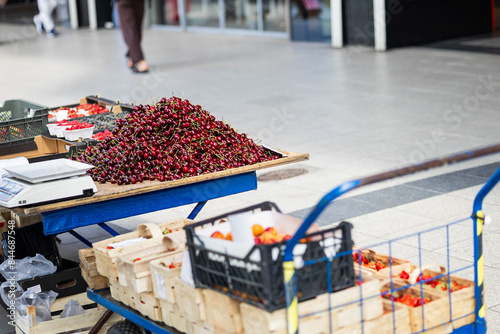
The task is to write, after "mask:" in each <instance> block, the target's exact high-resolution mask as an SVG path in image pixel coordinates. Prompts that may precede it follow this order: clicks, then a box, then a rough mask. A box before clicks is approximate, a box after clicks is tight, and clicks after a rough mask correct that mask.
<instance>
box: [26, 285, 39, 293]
mask: <svg viewBox="0 0 500 334" xmlns="http://www.w3.org/2000/svg"><path fill="white" fill-rule="evenodd" d="M28 290H30V291H33V292H34V293H40V292H42V286H41V285H40V284H38V285H33V286H32V287H31V288H28Z"/></svg>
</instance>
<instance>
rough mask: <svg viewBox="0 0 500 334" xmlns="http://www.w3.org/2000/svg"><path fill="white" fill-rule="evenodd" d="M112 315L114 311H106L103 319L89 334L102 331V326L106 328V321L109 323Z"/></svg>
mask: <svg viewBox="0 0 500 334" xmlns="http://www.w3.org/2000/svg"><path fill="white" fill-rule="evenodd" d="M112 314H113V311H111V310H106V312H104V314H103V315H102V317H101V318H100V319H99V320H98V321H97V322H96V324H95V325H94V327H92V329H91V330H90V332H89V334H97V333H98V332H99V331H100V330H101V328H102V326H104V324H105V323H106V321H108V319H109V317H111V315H112Z"/></svg>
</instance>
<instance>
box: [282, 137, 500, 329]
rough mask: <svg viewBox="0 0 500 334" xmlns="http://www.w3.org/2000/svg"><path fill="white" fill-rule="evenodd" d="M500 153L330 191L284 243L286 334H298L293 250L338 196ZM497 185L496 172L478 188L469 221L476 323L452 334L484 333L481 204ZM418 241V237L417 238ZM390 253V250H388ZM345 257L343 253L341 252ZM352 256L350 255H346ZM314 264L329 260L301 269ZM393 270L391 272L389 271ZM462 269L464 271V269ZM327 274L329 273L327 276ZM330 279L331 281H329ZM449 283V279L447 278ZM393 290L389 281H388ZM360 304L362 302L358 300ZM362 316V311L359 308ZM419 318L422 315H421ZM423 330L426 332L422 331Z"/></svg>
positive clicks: (465, 155) (439, 162) (489, 150)
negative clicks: (370, 185)
mask: <svg viewBox="0 0 500 334" xmlns="http://www.w3.org/2000/svg"><path fill="white" fill-rule="evenodd" d="M499 151H500V144H497V145H493V146H488V147H485V148H481V149H477V150H473V151H466V152H462V153H457V154H453V155H450V156H446V157H443V158H441V159H435V160H431V161H428V162H424V163H421V164H418V165H412V166H409V167H404V168H400V169H396V170H392V171H389V172H385V173H380V174H376V175H372V176H368V177H365V178H361V179H357V180H352V181H348V182H344V183H342V184H340V185H339V186H337V187H336V188H334V189H333V190H332V191H330V192H329V193H327V194H326V195H325V196H323V198H321V200H320V201H319V202H318V203H317V204H316V206H315V207H313V208H312V210H311V212H310V213H309V215H308V216H307V217H306V218H305V219H304V222H303V223H302V225H301V226H300V228H299V229H298V230H297V232H296V233H295V235H294V236H293V237H292V238H291V239H290V240H289V241H288V242H287V245H286V248H285V250H284V255H283V271H284V280H285V282H284V283H285V298H286V308H287V310H286V311H287V329H288V334H297V333H298V332H299V321H300V317H299V313H298V297H297V282H296V273H295V266H294V262H293V248H294V247H295V245H297V243H298V242H299V241H300V240H301V239H302V238H303V237H304V235H305V233H306V231H307V230H308V229H309V227H310V226H311V225H312V223H313V222H314V221H315V220H316V219H317V218H318V217H319V216H320V214H321V213H322V212H323V210H324V209H325V208H326V207H327V205H329V204H330V203H331V202H333V201H334V200H335V199H337V198H338V197H340V196H341V195H343V194H345V193H347V192H349V191H351V190H353V189H356V188H360V187H362V186H366V185H369V184H374V183H377V182H381V181H385V180H389V179H393V178H397V177H401V176H405V175H409V174H413V173H416V172H420V171H424V170H428V169H431V168H436V167H440V166H445V165H448V164H452V163H456V162H460V161H464V160H469V159H473V158H478V157H482V156H485V155H488V154H493V153H497V152H499ZM499 181H500V169H499V170H497V171H496V172H495V173H494V174H493V176H491V177H490V178H489V179H488V181H487V182H486V183H485V185H484V186H483V187H482V188H481V190H480V191H479V193H478V194H477V195H476V198H475V200H474V204H473V213H472V216H471V218H472V219H473V233H474V235H473V238H474V282H475V298H476V307H475V312H474V313H475V322H474V323H472V324H469V325H466V326H463V327H460V328H458V329H455V330H454V331H453V333H475V334H480V333H481V334H482V333H486V321H485V318H484V316H485V309H486V305H485V304H484V265H483V250H482V230H483V229H482V226H483V220H484V217H485V216H484V214H483V212H482V203H483V200H484V198H485V197H486V195H488V193H489V192H490V191H491V190H492V189H493V188H494V187H495V186H496V185H497V183H498V182H499ZM419 238H420V234H419ZM389 249H390V247H389ZM344 253H345V252H344ZM344 253H341V254H337V255H336V256H343V255H345V254H344ZM349 253H351V254H352V251H351V252H349ZM389 258H390V259H392V255H391V254H389ZM316 261H327V263H328V259H326V258H324V259H318V260H315V261H310V262H311V263H307V262H306V263H304V265H308V264H312V262H316ZM391 269H392V268H391ZM464 269H465V268H464ZM329 272H330V270H328V273H329ZM329 279H330V278H329ZM448 279H449V276H448ZM391 290H392V281H391ZM361 303H362V300H361ZM361 312H363V308H361ZM422 317H424V315H423V314H422ZM424 330H425V328H424Z"/></svg>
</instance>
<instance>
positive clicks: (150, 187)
mask: <svg viewBox="0 0 500 334" xmlns="http://www.w3.org/2000/svg"><path fill="white" fill-rule="evenodd" d="M280 152H282V153H283V154H285V156H284V157H282V158H279V159H276V160H271V161H266V162H262V163H257V164H253V165H248V166H243V167H238V168H231V169H228V170H224V171H221V172H215V173H210V174H204V175H198V176H193V177H189V178H185V179H180V180H175V181H168V182H159V181H144V182H143V183H137V184H128V185H121V186H118V185H116V184H111V183H105V184H99V183H97V184H96V186H97V193H96V194H94V195H93V196H92V197H84V198H78V199H74V200H67V201H61V202H56V203H50V204H44V205H39V206H34V207H29V208H24V209H23V211H24V213H25V214H27V215H32V214H37V213H42V212H48V211H54V210H60V209H66V208H70V207H75V206H80V205H84V204H91V203H96V202H102V201H107V200H112V199H117V198H123V197H126V196H133V195H138V194H143V193H146V192H152V191H156V190H161V189H168V188H174V187H179V186H183V185H187V184H193V183H199V182H203V181H207V180H214V179H220V178H224V177H227V176H231V175H237V174H244V173H249V172H254V171H257V170H260V169H264V168H270V167H276V166H281V165H286V164H290V163H294V162H300V161H305V160H308V159H309V154H307V153H292V152H286V151H280Z"/></svg>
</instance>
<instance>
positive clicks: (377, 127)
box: [0, 25, 500, 332]
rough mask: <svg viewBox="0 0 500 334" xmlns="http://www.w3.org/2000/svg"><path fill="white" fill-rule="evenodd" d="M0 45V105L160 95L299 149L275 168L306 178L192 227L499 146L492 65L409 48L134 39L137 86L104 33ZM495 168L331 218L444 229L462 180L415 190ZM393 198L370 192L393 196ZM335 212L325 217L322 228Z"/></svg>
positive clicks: (374, 227) (489, 247)
mask: <svg viewBox="0 0 500 334" xmlns="http://www.w3.org/2000/svg"><path fill="white" fill-rule="evenodd" d="M0 41H2V43H1V44H0V59H2V62H0V79H1V80H2V81H1V84H0V85H1V86H0V87H1V89H0V100H2V101H3V100H7V99H15V98H24V99H28V100H32V101H34V102H38V103H42V104H45V105H48V106H58V105H63V104H69V103H75V102H77V101H78V99H79V98H81V97H83V96H85V95H92V94H96V93H99V94H101V96H103V97H107V98H111V99H120V100H122V101H136V102H138V103H148V102H151V101H152V100H153V99H155V98H158V97H162V96H170V95H171V94H172V93H173V94H176V95H182V96H184V97H185V98H188V99H189V100H190V101H192V102H194V103H197V104H203V105H204V106H205V107H206V109H207V110H209V111H211V112H212V113H213V114H214V115H215V116H217V117H221V118H222V117H223V118H224V119H226V120H229V121H230V122H231V124H232V125H233V126H234V127H235V128H237V129H239V130H241V131H243V132H247V133H248V134H249V135H251V136H252V137H255V138H259V139H261V140H262V141H263V142H264V143H266V144H268V145H270V146H272V147H276V148H281V149H284V150H288V151H294V152H307V153H310V160H309V161H306V162H303V163H300V164H297V165H296V166H286V167H280V168H275V169H281V168H294V167H301V168H305V169H307V170H308V171H309V172H308V173H307V174H304V175H301V176H298V177H295V178H292V179H285V180H279V181H268V182H260V183H259V189H258V190H257V191H253V192H248V193H243V194H238V195H234V196H230V197H228V198H224V199H219V200H214V201H211V202H210V203H209V204H208V205H207V207H206V208H205V209H204V210H203V211H202V213H201V214H200V217H199V218H207V217H210V216H213V215H215V214H217V213H221V212H226V211H229V210H233V209H235V208H241V207H244V206H247V205H250V204H255V203H258V202H261V201H264V200H270V201H273V202H276V203H277V204H278V205H279V207H280V208H281V209H282V210H283V211H284V212H287V213H291V212H298V211H300V210H304V209H307V208H310V207H311V206H312V205H314V204H315V203H317V201H318V200H319V199H320V198H321V196H322V195H324V194H325V193H326V192H327V191H329V190H331V189H332V188H333V187H334V186H336V185H338V184H339V183H341V182H343V181H346V180H350V179H353V178H358V177H360V176H364V175H370V174H374V173H377V172H380V171H384V170H388V169H393V168H396V167H400V166H402V165H406V164H408V163H414V162H418V161H422V160H425V159H430V158H433V157H438V156H441V155H445V154H451V153H454V152H457V151H462V150H466V149H471V148H475V147H479V146H483V145H487V144H492V143H497V142H498V141H499V136H498V133H499V132H498V124H499V120H500V113H499V112H498V111H499V110H498V109H499V108H498V105H499V102H500V93H499V90H500V67H499V66H498V63H499V60H500V58H499V57H500V56H498V55H493V54H486V53H477V52H475V53H469V52H460V51H452V50H441V49H429V48H417V47H415V48H404V49H398V50H391V51H389V52H386V53H377V52H374V51H373V50H371V49H369V48H362V47H350V48H346V49H343V50H334V49H332V48H330V47H329V46H328V45H326V44H315V43H290V42H289V41H287V40H281V39H274V38H260V37H242V36H228V35H207V34H194V33H177V32H168V31H162V30H147V31H146V32H145V35H144V49H145V52H146V55H147V58H148V61H149V63H150V65H151V69H152V71H151V73H150V74H148V75H140V76H139V75H134V74H132V73H130V71H128V69H127V68H126V66H125V59H124V53H125V48H124V45H123V41H122V37H121V35H120V32H119V31H117V30H99V31H87V30H79V31H69V30H64V29H61V36H60V37H58V38H56V39H53V40H47V39H45V38H44V37H40V36H37V35H36V32H35V30H34V27H31V26H22V25H1V26H0ZM498 161H499V156H498V155H495V156H490V157H486V158H482V159H478V160H475V161H471V162H465V163H462V164H459V165H453V166H448V167H443V168H440V169H436V170H432V171H429V172H425V173H419V174H416V175H413V176H408V177H404V178H401V179H395V180H392V181H388V182H383V183H381V184H376V185H372V186H369V187H366V188H361V189H358V190H355V191H353V192H352V193H350V194H347V195H346V196H344V198H349V199H350V201H347V200H345V199H344V200H342V201H339V205H340V209H341V210H345V212H349V211H353V210H355V208H356V210H357V207H358V206H357V205H358V204H359V205H367V206H369V209H367V210H366V211H365V212H357V214H356V215H355V217H354V216H353V215H351V216H353V217H352V219H350V220H352V222H353V224H354V226H355V230H354V231H355V235H354V236H355V241H356V243H357V244H359V245H370V244H373V243H374V242H377V241H383V240H385V239H389V238H395V237H400V236H403V235H405V234H406V233H412V232H418V231H419V230H420V229H427V228H430V227H434V226H436V225H438V224H445V223H449V222H452V221H454V220H456V219H460V218H464V217H466V216H467V215H470V211H471V206H472V199H473V197H474V195H475V193H476V192H477V190H478V187H479V186H478V185H477V183H474V182H472V183H467V184H466V185H465V186H467V188H462V186H463V184H462V182H465V181H467V182H468V181H475V180H473V179H471V178H470V177H469V176H468V175H464V176H463V177H459V178H458V179H457V178H455V177H450V178H448V182H452V184H451V185H450V184H448V183H447V184H444V185H443V186H446V190H447V191H451V190H454V191H452V192H445V191H443V192H442V193H441V194H439V195H437V196H434V197H430V198H427V197H425V196H419V195H418V192H422V191H424V192H425V191H427V190H428V189H429V185H427V184H425V183H428V182H431V181H432V179H429V178H430V177H432V176H436V175H441V174H448V173H451V172H455V171H459V170H465V169H468V168H472V167H477V166H482V165H488V164H491V163H497V162H498ZM265 172H267V171H262V172H259V175H260V174H262V173H265ZM488 174H489V172H488V173H486V175H483V176H488ZM424 179H425V181H420V182H421V183H420V184H419V183H417V184H415V185H417V186H419V189H420V190H419V189H414V192H413V193H412V194H409V193H408V195H409V196H411V197H410V198H411V199H412V200H415V201H412V202H411V203H406V202H403V203H401V202H400V203H399V204H401V205H398V206H397V207H394V208H388V206H387V204H390V201H389V202H385V203H386V205H385V206H384V207H383V208H381V207H377V203H369V202H367V201H366V200H364V201H360V200H359V199H360V198H359V197H357V196H360V195H362V194H368V193H370V192H373V191H377V190H381V189H386V188H388V187H392V186H398V185H402V184H406V185H407V184H408V183H409V182H415V181H416V182H418V181H419V180H424ZM441 180H443V179H441ZM457 180H458V181H457ZM457 182H459V183H457ZM436 186H438V185H437V184H436ZM439 186H441V185H439ZM455 186H456V187H455ZM402 187H404V186H402ZM453 187H455V188H453ZM401 189H404V188H401V187H399V188H392V190H388V189H387V190H381V191H384V192H385V194H391V192H392V195H391V196H395V195H398V196H399V195H401V196H403V195H406V193H405V192H400V190H401ZM440 189H441V190H442V188H439V187H438V188H436V189H435V190H436V191H439V190H440ZM416 193H417V195H415V194H416ZM381 194H383V193H381ZM496 194H497V195H494V196H492V197H491V198H487V200H486V204H485V211H486V213H487V214H490V215H491V216H492V217H493V218H494V223H493V224H492V225H490V226H486V228H485V245H484V247H485V264H486V269H485V273H486V281H485V282H486V283H485V284H486V292H487V301H488V307H489V309H488V324H489V328H490V332H496V331H497V332H500V330H499V329H498V328H500V305H498V302H497V300H500V291H498V288H497V286H498V284H499V283H500V281H499V280H498V274H499V268H500V257H499V256H498V254H499V253H498V252H497V250H498V249H497V248H498V246H497V244H498V243H497V242H495V240H496V237H497V234H498V233H500V232H499V231H500V227H499V226H500V225H499V223H498V222H499V221H500V201H499V200H498V199H500V196H499V195H498V192H497V193H496ZM366 196H368V195H366ZM361 198H362V197H361ZM365 199H366V198H365ZM382 199H384V198H382ZM405 203H406V204H405ZM191 207H192V206H189V207H182V208H178V209H175V210H167V211H164V212H160V213H155V214H151V215H145V216H140V217H133V218H131V219H125V220H122V221H117V222H114V223H115V224H117V225H120V226H122V227H124V228H129V229H132V228H135V226H137V225H138V224H139V223H140V222H143V221H151V220H153V221H157V222H159V221H165V220H170V219H171V218H177V217H179V216H186V215H187V212H189V210H190V209H191ZM336 213H337V210H335V211H334V212H332V216H331V217H330V219H327V220H329V222H331V223H334V222H335V220H336V219H337V218H336V216H334V214H336ZM466 224H467V223H465V222H464V223H461V224H457V231H458V232H454V234H453V235H454V236H456V237H457V238H458V240H454V241H453V243H452V244H451V246H452V247H451V252H452V254H453V258H454V260H455V262H456V265H457V266H460V265H463V264H464V263H468V261H469V262H470V256H469V255H467V254H465V252H464V254H462V250H470V246H469V243H470V239H469V238H468V237H467V235H468V233H469V232H470V231H469V228H468V227H467V225H466ZM92 233H95V232H92ZM95 237H96V238H99V237H101V238H102V237H104V235H102V236H99V235H96V236H95ZM64 238H66V237H64ZM66 240H67V241H66V242H67V243H68V244H71V239H70V238H69V237H68V238H67V239H66ZM399 244H400V247H399V248H398V249H400V252H401V254H402V255H399V254H397V255H398V256H401V257H403V256H408V257H412V259H415V258H416V257H415V256H416V255H415V251H416V249H417V248H415V246H416V244H415V240H408V241H401V242H400V243H399ZM72 246H75V244H73V245H72ZM445 246H446V244H445ZM422 249H423V253H424V254H425V256H426V259H429V261H430V260H432V261H440V262H441V261H443V254H444V253H445V252H444V251H443V239H442V236H439V235H438V236H437V237H429V238H426V242H425V243H424V247H422ZM455 262H454V263H455ZM0 325H1V322H0ZM2 330H3V329H2V327H0V332H1V331H2Z"/></svg>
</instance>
